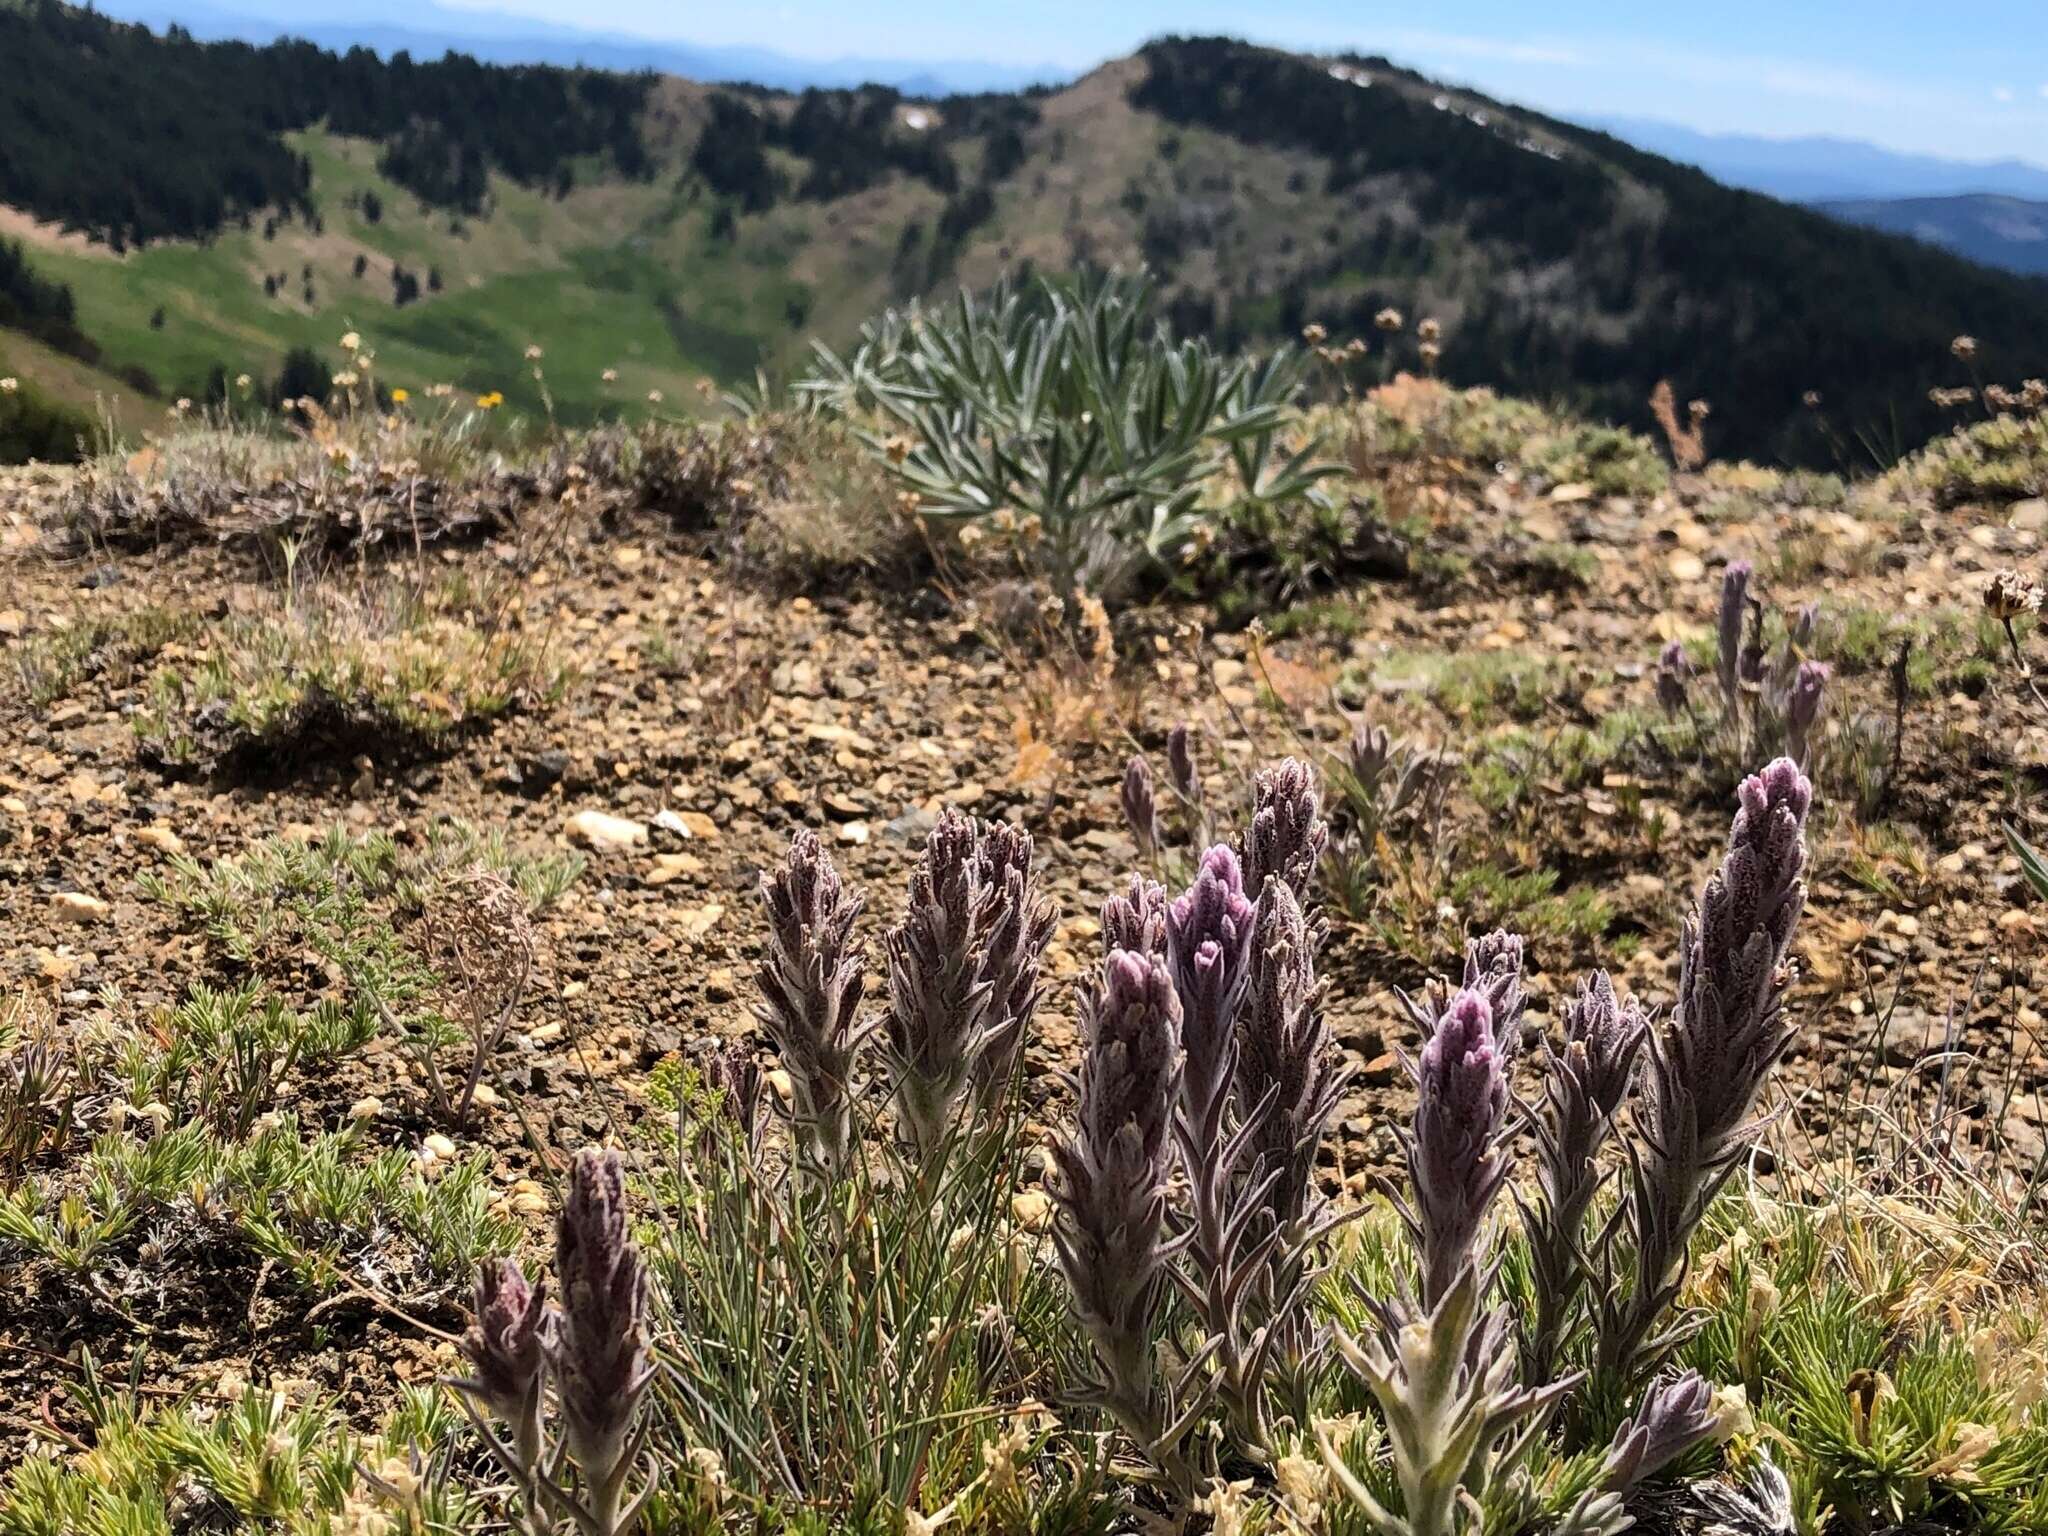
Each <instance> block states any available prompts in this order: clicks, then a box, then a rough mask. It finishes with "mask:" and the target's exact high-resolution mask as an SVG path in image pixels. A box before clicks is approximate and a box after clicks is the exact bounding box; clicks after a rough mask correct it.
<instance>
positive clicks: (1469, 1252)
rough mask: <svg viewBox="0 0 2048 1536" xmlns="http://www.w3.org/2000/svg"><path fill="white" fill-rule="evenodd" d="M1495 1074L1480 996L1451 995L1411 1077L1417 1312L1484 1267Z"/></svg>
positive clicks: (1498, 1077)
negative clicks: (1465, 1274) (1467, 1271)
mask: <svg viewBox="0 0 2048 1536" xmlns="http://www.w3.org/2000/svg"><path fill="white" fill-rule="evenodd" d="M1502 1066H1503V1062H1502V1053H1501V1049H1500V1044H1499V1042H1498V1041H1497V1040H1496V1038H1495V1036H1494V1031H1493V1009H1492V1007H1491V1006H1490V1005H1489V1004H1488V1002H1487V1000H1486V996H1485V994H1484V993H1481V992H1477V991H1463V992H1459V993H1458V994H1457V995H1456V996H1455V997H1453V998H1452V999H1451V1000H1450V1002H1449V1004H1448V1005H1447V1006H1446V1007H1445V1008H1444V1010H1443V1013H1442V1014H1441V1016H1440V1017H1439V1018H1438V1019H1437V1021H1436V1032H1435V1033H1434V1034H1432V1035H1431V1036H1430V1038H1429V1040H1428V1042H1427V1043H1426V1044H1424V1046H1423V1047H1422V1054H1421V1056H1420V1057H1418V1058H1417V1059H1416V1061H1415V1062H1414V1064H1413V1067H1412V1071H1413V1074H1414V1077H1415V1118H1414V1121H1413V1124H1412V1126H1411V1128H1410V1130H1409V1133H1408V1135H1407V1137H1406V1150H1407V1155H1408V1182H1409V1187H1410V1189H1411V1191H1412V1192H1413V1195H1414V1208H1413V1211H1412V1213H1411V1215H1410V1218H1409V1222H1410V1226H1411V1228H1412V1230H1413V1232H1414V1235H1415V1239H1416V1246H1417V1250H1418V1253H1419V1255H1420V1258H1421V1266H1422V1296H1421V1303H1422V1306H1423V1308H1424V1310H1425V1311H1427V1310H1432V1309H1434V1308H1435V1307H1436V1305H1437V1304H1438V1303H1439V1302H1440V1301H1442V1300H1443V1298H1444V1296H1445V1295H1446V1294H1448V1292H1449V1291H1450V1288H1451V1285H1452V1283H1453V1282H1454V1281H1455V1280H1456V1279H1457V1278H1458V1276H1459V1274H1460V1273H1461V1272H1462V1271H1464V1270H1465V1269H1468V1268H1474V1269H1483V1268H1484V1265H1485V1259H1486V1251H1487V1247H1488V1242H1487V1233H1486V1218H1487V1211H1488V1208H1489V1207H1490V1206H1491V1205H1492V1204H1493V1201H1494V1197H1495V1196H1497V1195H1498V1194H1499V1193H1500V1190H1501V1185H1502V1183H1503V1182H1504V1181H1505V1180H1506V1178H1507V1172H1508V1158H1507V1153H1506V1150H1505V1148H1504V1147H1503V1146H1502V1141H1503V1135H1504V1131H1505V1127H1506V1123H1507V1109H1508V1083H1507V1077H1506V1075H1505V1073H1504V1072H1503V1070H1502Z"/></svg>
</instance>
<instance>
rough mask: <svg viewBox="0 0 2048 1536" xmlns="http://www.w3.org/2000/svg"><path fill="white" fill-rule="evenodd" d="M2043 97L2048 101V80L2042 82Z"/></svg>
mask: <svg viewBox="0 0 2048 1536" xmlns="http://www.w3.org/2000/svg"><path fill="white" fill-rule="evenodd" d="M2041 97H2042V99H2043V100H2044V101H2048V80H2043V81H2042V82H2041Z"/></svg>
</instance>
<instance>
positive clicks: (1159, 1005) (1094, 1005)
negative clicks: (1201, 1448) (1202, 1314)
mask: <svg viewBox="0 0 2048 1536" xmlns="http://www.w3.org/2000/svg"><path fill="white" fill-rule="evenodd" d="M1080 1012H1081V1037H1082V1057H1081V1073H1080V1083H1079V1100H1080V1103H1079V1107H1078V1111H1077V1120H1076V1124H1075V1127H1074V1130H1073V1133H1072V1135H1071V1136H1069V1137H1068V1138H1067V1139H1066V1140H1064V1141H1060V1142H1056V1143H1055V1144H1054V1147H1053V1162H1054V1165H1055V1167H1056V1168H1057V1169H1058V1173H1059V1180H1058V1184H1057V1187H1056V1188H1055V1190H1054V1194H1055V1197H1056V1198H1057V1200H1058V1202H1059V1220H1058V1221H1057V1223H1056V1224H1055V1226H1054V1228H1053V1238H1054V1245H1055V1248H1056V1250H1057V1252H1058V1255H1059V1263H1060V1270H1061V1273H1062V1274H1064V1275H1065V1276H1066V1280H1067V1285H1068V1288H1069V1290H1070V1292H1071V1294H1072V1300H1073V1307H1074V1315H1075V1317H1076V1318H1078V1319H1079V1321H1080V1323H1081V1326H1082V1327H1083V1329H1084V1330H1086V1332H1087V1334H1088V1340H1089V1344H1090V1346H1091V1348H1092V1349H1093V1352H1094V1356H1095V1364H1096V1369H1097V1372H1098V1373H1099V1376H1100V1381H1099V1383H1098V1386H1099V1389H1100V1392H1101V1395H1102V1398H1103V1401H1104V1403H1105V1404H1106V1405H1107V1406H1108V1408H1109V1409H1110V1411H1111V1412H1112V1413H1114V1414H1115V1415H1116V1417H1117V1419H1118V1421H1119V1422H1120V1423H1121V1424H1122V1425H1123V1426H1124V1428H1125V1429H1126V1430H1127V1431H1128V1432H1129V1433H1130V1434H1131V1436H1132V1437H1133V1438H1134V1439H1136V1440H1137V1441H1138V1442H1139V1444H1140V1445H1142V1446H1145V1447H1147V1448H1148V1449H1149V1448H1150V1447H1151V1446H1152V1444H1153V1442H1154V1441H1155V1440H1156V1439H1157V1438H1158V1436H1159V1434H1160V1432H1161V1430H1162V1428H1163V1427H1164V1425H1163V1419H1164V1414H1163V1411H1162V1406H1163V1393H1162V1391H1161V1388H1160V1384H1159V1380H1158V1373H1157V1366H1156V1362H1155V1359H1154V1351H1155V1347H1156V1344H1157V1340H1158V1330H1159V1313H1160V1307H1161V1304H1162V1303H1163V1301H1164V1299H1165V1297H1164V1292H1165V1288H1166V1280H1167V1272H1168V1268H1169V1255H1170V1253H1171V1244H1170V1242H1169V1239H1168V1236H1167V1232H1166V1215H1167V1181H1168V1178H1169V1176H1170V1173H1171V1168H1172V1152H1171V1143H1170V1142H1169V1140H1168V1133H1169V1128H1170V1126H1171V1124H1172V1120H1173V1104H1174V1101H1175V1098H1176V1096H1177V1094H1178V1092H1179V1086H1180V1068H1181V1051H1180V999H1179V996H1178V994H1177V993H1176V992H1175V990H1174V985H1173V978H1172V976H1171V975H1170V974H1169V973H1168V971H1167V968H1166V963H1165V961H1164V960H1163V959H1162V958H1160V957H1159V956H1157V955H1148V954H1136V953H1132V952H1130V951H1128V950H1121V949H1119V950H1113V951H1112V952H1111V953H1110V956H1109V958H1108V960H1107V961H1105V962H1104V964H1103V968H1102V976H1101V980H1100V982H1099V983H1098V984H1097V985H1096V986H1094V987H1091V988H1088V989H1086V990H1084V991H1083V993H1082V996H1081V1010H1080Z"/></svg>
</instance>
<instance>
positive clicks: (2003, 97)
mask: <svg viewBox="0 0 2048 1536" xmlns="http://www.w3.org/2000/svg"><path fill="white" fill-rule="evenodd" d="M1991 99H1992V100H1993V101H1996V102H2000V103H2005V102H2009V101H2011V100H2012V87H2011V86H2009V85H1994V86H1993V87H1991Z"/></svg>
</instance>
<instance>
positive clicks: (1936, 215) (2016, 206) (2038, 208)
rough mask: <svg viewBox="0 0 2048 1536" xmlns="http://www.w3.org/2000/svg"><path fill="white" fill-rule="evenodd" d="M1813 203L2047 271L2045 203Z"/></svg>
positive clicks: (2010, 265)
mask: <svg viewBox="0 0 2048 1536" xmlns="http://www.w3.org/2000/svg"><path fill="white" fill-rule="evenodd" d="M1815 206H1816V207H1818V208H1820V209H1822V210H1823V211H1825V212H1827V213H1831V214H1833V215H1834V216H1835V217H1836V218H1838V219H1847V220H1849V221H1850V222H1851V223H1854V224H1867V225H1869V226H1870V227H1871V228H1872V229H1888V230H1891V231H1892V232H1893V233H1894V234H1900V235H1911V236H1912V237H1913V238H1914V239H1916V240H1925V241H1927V242H1928V243H1929V244H1930V245H1941V246H1946V247H1947V248H1948V249H1950V250H1952V251H1954V252H1955V253H1956V254H1957V255H1959V256H1967V257H1969V258H1970V259H1971V260H1972V261H1981V262H1983V263H1984V264H1985V265H1986V266H1988V267H2004V268H2005V269H2006V270H2007V271H2009V272H2027V273H2033V274H2036V275H2040V276H2048V202H2033V201H2030V200H2028V199H2026V198H2022V197H1996V196H1992V195H1990V194H1988V193H1979V194H1974V195H1971V196H1966V197H1904V198H1889V199H1883V200H1870V199H1861V200H1856V199H1851V200H1845V201H1839V202H1835V201H1830V202H1823V203H1817V204H1815Z"/></svg>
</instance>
